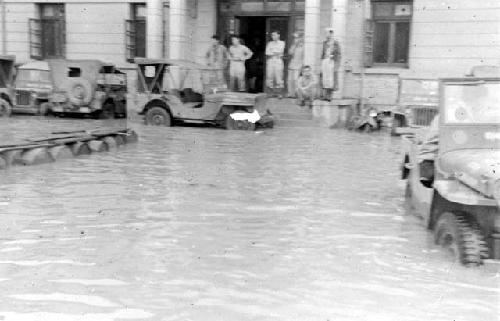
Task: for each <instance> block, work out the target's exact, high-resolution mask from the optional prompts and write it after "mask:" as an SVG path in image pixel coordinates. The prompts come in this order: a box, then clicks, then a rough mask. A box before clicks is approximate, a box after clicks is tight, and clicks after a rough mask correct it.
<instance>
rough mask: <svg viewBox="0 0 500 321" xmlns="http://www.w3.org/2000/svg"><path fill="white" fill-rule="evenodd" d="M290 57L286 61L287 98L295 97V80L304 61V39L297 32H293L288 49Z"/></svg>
mask: <svg viewBox="0 0 500 321" xmlns="http://www.w3.org/2000/svg"><path fill="white" fill-rule="evenodd" d="M288 54H289V55H290V57H291V59H290V62H289V63H288V77H287V78H288V81H287V89H288V90H287V91H288V97H289V98H295V95H296V94H297V80H298V79H299V76H300V70H301V68H302V64H303V61H304V40H303V39H302V37H301V35H300V34H299V33H298V32H295V33H294V34H293V43H292V45H291V46H290V49H288Z"/></svg>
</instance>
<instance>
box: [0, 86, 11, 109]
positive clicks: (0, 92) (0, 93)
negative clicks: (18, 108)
mask: <svg viewBox="0 0 500 321" xmlns="http://www.w3.org/2000/svg"><path fill="white" fill-rule="evenodd" d="M0 99H3V100H5V101H6V102H8V103H9V104H10V105H11V106H12V99H11V96H10V94H9V93H8V92H6V91H5V90H1V89H0Z"/></svg>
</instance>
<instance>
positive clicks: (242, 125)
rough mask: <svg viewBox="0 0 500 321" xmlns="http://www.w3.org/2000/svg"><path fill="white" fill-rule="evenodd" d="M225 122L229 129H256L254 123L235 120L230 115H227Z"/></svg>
mask: <svg viewBox="0 0 500 321" xmlns="http://www.w3.org/2000/svg"><path fill="white" fill-rule="evenodd" d="M224 123H225V126H224V127H225V128H226V129H227V130H255V124H254V123H251V122H249V121H247V120H234V119H233V118H231V116H230V115H227V117H226V120H225V122H224Z"/></svg>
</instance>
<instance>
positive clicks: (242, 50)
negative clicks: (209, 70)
mask: <svg viewBox="0 0 500 321" xmlns="http://www.w3.org/2000/svg"><path fill="white" fill-rule="evenodd" d="M231 43H232V45H231V47H229V87H230V88H231V90H234V91H245V61H246V60H247V59H250V58H251V57H252V55H253V52H252V51H251V50H250V49H248V47H247V46H245V45H242V44H241V43H240V38H238V37H237V36H232V37H231Z"/></svg>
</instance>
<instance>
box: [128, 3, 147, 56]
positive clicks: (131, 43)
mask: <svg viewBox="0 0 500 321" xmlns="http://www.w3.org/2000/svg"><path fill="white" fill-rule="evenodd" d="M130 9H131V10H130V15H131V17H130V18H131V19H129V20H126V21H125V24H126V30H125V36H126V40H127V43H126V47H127V48H126V49H127V50H126V52H127V60H129V61H130V60H132V59H134V58H135V57H146V15H147V12H146V4H145V3H134V4H132V5H131V8H130Z"/></svg>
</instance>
